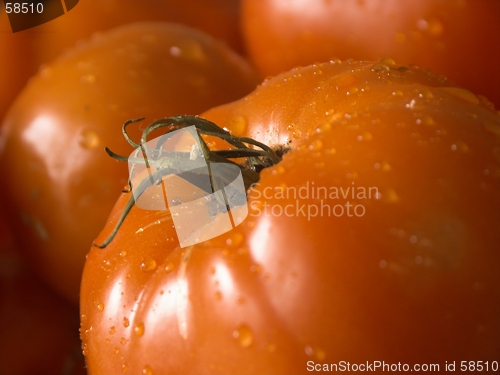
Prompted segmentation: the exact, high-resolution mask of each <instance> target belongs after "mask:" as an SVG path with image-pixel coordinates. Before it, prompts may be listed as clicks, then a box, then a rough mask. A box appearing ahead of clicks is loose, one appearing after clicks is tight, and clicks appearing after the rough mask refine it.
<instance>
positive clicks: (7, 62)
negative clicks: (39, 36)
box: [0, 12, 32, 121]
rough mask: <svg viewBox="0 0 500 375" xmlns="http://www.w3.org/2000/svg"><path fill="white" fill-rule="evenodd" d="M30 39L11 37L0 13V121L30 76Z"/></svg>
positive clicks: (9, 30)
mask: <svg viewBox="0 0 500 375" xmlns="http://www.w3.org/2000/svg"><path fill="white" fill-rule="evenodd" d="M30 37H31V34H30V33H27V32H25V33H19V34H15V35H12V31H11V29H10V26H9V20H8V18H7V13H5V12H0V121H2V119H3V116H4V114H5V112H7V109H8V108H9V106H10V105H11V104H12V102H13V101H14V99H15V98H16V96H17V94H19V92H20V91H21V89H22V88H23V86H24V85H25V84H26V82H27V80H28V77H29V76H30V75H31V74H32V67H31V60H32V53H31V51H30V44H29V40H30Z"/></svg>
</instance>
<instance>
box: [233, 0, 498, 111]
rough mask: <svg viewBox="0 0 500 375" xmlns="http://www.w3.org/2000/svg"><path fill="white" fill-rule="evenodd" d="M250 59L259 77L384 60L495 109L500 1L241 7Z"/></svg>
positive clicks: (266, 2) (269, 1)
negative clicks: (451, 83)
mask: <svg viewBox="0 0 500 375" xmlns="http://www.w3.org/2000/svg"><path fill="white" fill-rule="evenodd" d="M242 8H243V16H242V22H243V29H244V36H245V40H246V43H247V47H248V51H249V55H250V56H251V58H252V60H253V61H254V63H255V64H256V66H257V67H258V68H259V69H260V70H261V71H262V73H264V74H266V75H269V74H273V75H274V74H277V73H280V72H282V71H286V70H288V69H291V68H294V67H295V66H297V65H309V64H313V63H315V62H323V61H329V60H330V59H332V58H340V59H348V58H353V59H373V60H378V59H381V58H384V57H391V58H393V59H394V60H396V61H398V62H400V63H403V64H417V65H419V66H420V67H421V68H428V69H431V70H432V71H433V72H435V73H438V74H444V75H446V76H447V77H448V78H451V79H453V80H455V81H456V82H458V83H459V84H461V85H463V86H464V87H466V88H468V89H469V90H472V91H474V92H475V93H477V94H482V95H486V96H487V97H488V99H489V100H491V101H493V102H494V103H495V104H496V105H497V106H499V105H500V69H499V68H498V67H499V66H500V22H498V20H499V18H500V2H498V1H490V0H443V1H442V0H410V1H399V0H389V1H378V0H360V1H329V0H326V1H321V0H314V1H304V0H295V1H288V0H244V1H243V5H242Z"/></svg>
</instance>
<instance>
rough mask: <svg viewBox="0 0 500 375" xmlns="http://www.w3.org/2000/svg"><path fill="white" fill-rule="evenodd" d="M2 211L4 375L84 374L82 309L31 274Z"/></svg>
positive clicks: (0, 350) (0, 346) (0, 339)
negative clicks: (80, 336)
mask: <svg viewBox="0 0 500 375" xmlns="http://www.w3.org/2000/svg"><path fill="white" fill-rule="evenodd" d="M5 220H6V218H4V217H3V215H1V213H0V333H1V334H0V374H2V375H3V374H5V375H7V374H8V375H45V374H47V375H80V374H85V373H86V372H85V369H84V360H83V356H82V355H81V353H80V342H79V337H78V309H75V308H74V307H73V306H70V305H68V303H67V302H65V301H63V300H62V299H61V298H60V297H59V296H57V295H55V294H54V293H53V292H52V291H50V290H47V289H46V288H45V287H44V286H43V285H41V283H40V281H39V280H38V279H36V278H35V277H34V276H33V275H31V274H30V272H29V269H28V268H27V267H26V264H25V263H24V262H23V261H22V259H21V256H20V254H19V252H18V251H17V249H16V247H15V246H14V242H13V239H12V237H11V235H10V233H9V232H8V230H7V225H6V222H5Z"/></svg>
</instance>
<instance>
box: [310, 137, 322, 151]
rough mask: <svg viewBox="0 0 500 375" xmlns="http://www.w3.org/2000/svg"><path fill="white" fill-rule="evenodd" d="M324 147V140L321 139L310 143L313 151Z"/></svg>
mask: <svg viewBox="0 0 500 375" xmlns="http://www.w3.org/2000/svg"><path fill="white" fill-rule="evenodd" d="M322 147H323V142H321V141H320V140H319V139H317V140H315V141H313V142H312V143H311V144H310V145H309V147H308V148H309V150H311V151H318V150H320V149H321V148H322Z"/></svg>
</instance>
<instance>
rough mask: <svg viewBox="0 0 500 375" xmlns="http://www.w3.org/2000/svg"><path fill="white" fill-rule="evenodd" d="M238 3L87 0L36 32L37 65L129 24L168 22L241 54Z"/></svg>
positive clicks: (236, 0)
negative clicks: (194, 30)
mask: <svg viewBox="0 0 500 375" xmlns="http://www.w3.org/2000/svg"><path fill="white" fill-rule="evenodd" d="M239 8H240V1H239V0H148V1H136V0H98V1H96V0H86V1H80V2H79V3H78V4H77V6H75V7H74V8H73V9H71V10H70V11H69V12H68V13H66V14H65V15H64V16H62V17H59V18H57V19H55V20H53V21H50V22H48V23H46V24H43V25H41V26H39V27H37V28H36V29H35V35H34V38H33V46H34V50H35V54H36V60H37V63H38V64H41V63H48V62H50V61H52V60H53V59H54V58H55V57H57V56H58V55H59V54H60V53H61V52H62V51H63V50H64V49H67V48H69V47H72V46H73V45H74V44H75V43H76V42H77V41H78V40H80V39H83V38H89V37H90V36H91V35H92V34H93V33H96V32H104V31H106V30H109V29H111V28H113V27H117V26H120V25H124V24H127V23H131V22H144V21H168V22H176V23H182V24H184V25H186V26H190V27H193V28H197V29H199V30H202V31H204V32H206V33H208V34H210V35H212V36H214V37H215V38H218V39H221V40H223V41H225V42H226V43H227V44H228V45H229V46H230V47H232V48H233V49H235V50H238V51H240V52H241V51H242V44H243V43H242V40H241V39H242V38H241V32H240V29H239Z"/></svg>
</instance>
